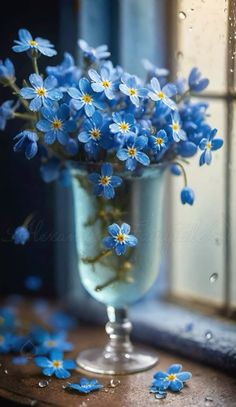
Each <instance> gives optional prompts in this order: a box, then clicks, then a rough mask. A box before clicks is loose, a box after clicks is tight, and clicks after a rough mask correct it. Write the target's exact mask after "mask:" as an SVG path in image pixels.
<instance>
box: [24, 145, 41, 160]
mask: <svg viewBox="0 0 236 407" xmlns="http://www.w3.org/2000/svg"><path fill="white" fill-rule="evenodd" d="M37 152H38V145H37V143H30V144H29V145H28V146H27V147H26V149H25V156H26V158H27V160H31V159H32V158H33V157H34V156H35V155H36V154H37Z"/></svg>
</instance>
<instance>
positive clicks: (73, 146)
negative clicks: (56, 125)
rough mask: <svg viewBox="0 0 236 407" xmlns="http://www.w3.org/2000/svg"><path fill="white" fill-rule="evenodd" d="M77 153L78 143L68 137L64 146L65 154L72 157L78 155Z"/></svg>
mask: <svg viewBox="0 0 236 407" xmlns="http://www.w3.org/2000/svg"><path fill="white" fill-rule="evenodd" d="M78 151H79V144H78V141H77V140H75V139H73V138H71V137H70V138H69V140H68V142H67V143H66V145H65V152H66V153H67V154H68V155H71V156H74V155H76V154H77V153H78Z"/></svg>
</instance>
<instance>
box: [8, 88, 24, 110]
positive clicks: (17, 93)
mask: <svg viewBox="0 0 236 407" xmlns="http://www.w3.org/2000/svg"><path fill="white" fill-rule="evenodd" d="M8 86H9V87H10V88H11V89H12V90H13V91H14V92H15V93H16V95H17V96H18V97H19V99H20V102H21V103H22V105H23V106H24V107H25V109H26V110H29V105H28V102H27V101H26V100H25V99H23V98H22V96H21V95H20V88H18V86H17V85H16V83H15V82H8Z"/></svg>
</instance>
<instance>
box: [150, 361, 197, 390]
mask: <svg viewBox="0 0 236 407" xmlns="http://www.w3.org/2000/svg"><path fill="white" fill-rule="evenodd" d="M181 370H182V366H181V365H178V364H174V365H171V366H169V367H168V369H167V371H166V372H162V371H159V372H157V373H155V374H154V376H153V377H154V379H153V382H152V385H151V388H150V392H151V393H158V392H159V391H164V390H167V389H170V390H171V391H173V392H178V391H180V390H182V388H183V387H184V383H185V382H186V381H187V380H189V379H191V377H192V375H191V373H189V372H181Z"/></svg>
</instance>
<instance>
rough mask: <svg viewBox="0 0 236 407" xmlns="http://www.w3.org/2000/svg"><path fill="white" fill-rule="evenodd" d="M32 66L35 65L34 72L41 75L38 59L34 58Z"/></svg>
mask: <svg viewBox="0 0 236 407" xmlns="http://www.w3.org/2000/svg"><path fill="white" fill-rule="evenodd" d="M32 64H33V68H34V72H35V73H36V74H37V75H39V68H38V61H37V58H35V57H32Z"/></svg>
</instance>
